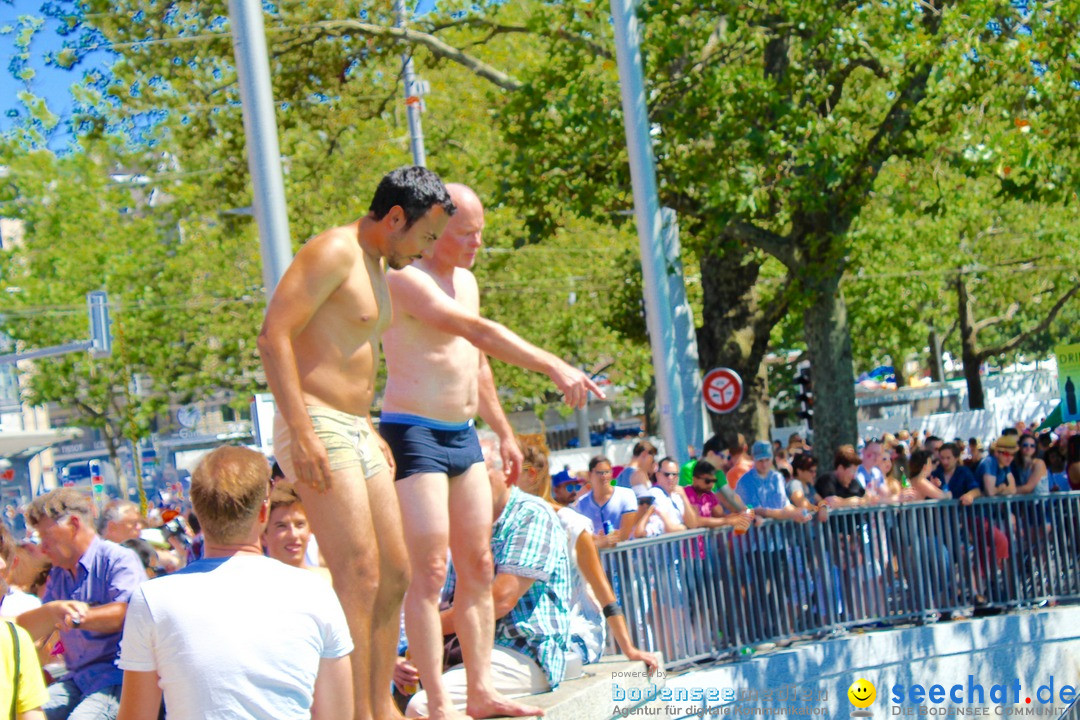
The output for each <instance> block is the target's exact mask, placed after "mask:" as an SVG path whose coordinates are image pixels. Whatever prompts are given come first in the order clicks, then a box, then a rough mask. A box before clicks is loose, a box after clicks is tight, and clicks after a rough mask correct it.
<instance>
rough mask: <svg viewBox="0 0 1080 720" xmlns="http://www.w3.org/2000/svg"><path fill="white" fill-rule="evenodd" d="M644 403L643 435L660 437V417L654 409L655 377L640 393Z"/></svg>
mask: <svg viewBox="0 0 1080 720" xmlns="http://www.w3.org/2000/svg"><path fill="white" fill-rule="evenodd" d="M642 400H644V402H645V434H646V435H648V436H653V435H660V415H659V413H658V412H657V409H656V377H655V376H654V377H653V379H652V381H651V382H650V383H649V387H647V388H645V392H644V393H642Z"/></svg>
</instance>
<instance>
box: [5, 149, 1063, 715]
mask: <svg viewBox="0 0 1080 720" xmlns="http://www.w3.org/2000/svg"><path fill="white" fill-rule="evenodd" d="M483 227H484V213H483V207H482V205H481V203H480V200H479V198H478V197H477V195H476V193H475V192H473V191H472V190H471V189H469V188H468V187H466V186H464V185H456V184H450V185H444V184H443V182H442V181H441V180H440V179H439V178H438V176H436V175H435V174H434V173H432V172H431V171H429V170H427V169H426V168H422V167H411V168H400V169H398V170H395V171H393V172H391V173H388V174H387V175H386V176H385V177H384V178H383V179H382V181H381V182H380V184H379V186H378V188H377V189H376V191H375V193H374V196H373V199H372V202H371V206H370V209H369V212H368V214H367V215H365V216H364V217H362V218H360V219H359V220H357V221H355V222H353V223H350V224H347V225H344V226H341V227H335V228H332V229H330V230H327V231H325V232H323V233H320V234H319V235H317V236H315V237H314V238H312V239H310V240H309V241H307V243H305V245H304V246H303V247H302V248H301V250H300V251H299V252H298V253H297V255H296V257H295V258H294V260H293V262H292V264H291V265H290V266H289V268H288V270H287V271H286V272H285V275H284V276H283V277H282V278H281V280H280V282H279V283H278V285H277V288H276V290H275V293H274V295H273V297H272V299H271V301H270V303H269V306H268V309H267V314H266V319H265V322H264V325H263V327H262V330H261V332H260V334H259V337H258V349H259V352H260V355H261V357H262V361H263V367H264V370H265V373H266V378H267V382H268V384H269V386H270V388H271V390H272V392H273V394H274V398H275V401H276V405H277V410H278V414H277V416H276V417H275V422H274V425H275V429H274V452H275V456H276V459H277V461H278V463H279V466H278V468H277V469H272V468H271V465H270V463H269V462H268V461H267V459H266V458H265V457H263V456H262V455H261V454H259V453H258V452H255V451H254V450H250V449H246V448H241V447H232V446H226V447H221V448H218V449H216V450H214V451H212V452H210V453H208V454H207V455H205V456H204V457H203V458H202V460H201V461H200V462H199V464H198V466H197V467H196V469H195V471H194V472H193V474H192V478H191V487H190V492H189V497H190V503H191V506H192V508H191V509H192V512H190V513H187V514H181V513H179V512H178V509H174V510H172V511H170V512H169V513H167V514H166V513H162V512H158V511H153V512H150V513H149V515H150V517H144V516H143V509H141V508H139V507H138V506H136V505H134V504H132V503H128V502H126V501H121V502H115V503H111V504H109V505H107V506H106V507H104V508H100V509H99V508H97V507H96V505H95V503H94V502H93V500H92V498H91V497H90V496H89V495H88V494H85V493H82V492H80V491H78V490H76V489H72V488H61V489H57V490H53V491H51V492H49V493H47V494H45V495H42V496H40V497H37V498H35V499H34V500H33V501H32V502H31V503H30V504H29V505H28V506H27V507H26V508H25V510H24V518H25V523H23V524H22V525H21V526H20V527H21V528H22V529H25V531H26V537H25V538H22V539H20V540H19V542H16V541H15V540H14V538H13V537H12V536H11V533H10V532H8V531H7V530H6V529H5V530H2V531H0V562H2V564H0V582H2V585H0V590H3V592H2V593H0V598H2V605H0V614H3V615H6V616H10V617H12V618H13V620H14V622H9V623H6V625H7V626H8V627H9V628H10V632H8V633H0V658H2V659H3V665H2V667H0V670H2V671H3V672H4V673H5V678H7V677H11V678H14V682H13V683H12V685H11V689H10V691H8V690H6V688H7V687H8V686H7V685H6V684H5V685H0V707H4V706H6V703H13V705H14V708H15V714H16V717H19V718H22V719H23V720H27V719H34V720H38V719H40V718H47V719H48V720H59V719H61V718H70V719H71V720H114V719H115V718H121V720H145V719H146V718H153V717H167V718H179V719H186V718H192V719H194V718H199V719H200V720H202V719H205V718H275V719H278V718H284V719H286V720H288V719H289V718H314V719H315V720H320V719H322V718H335V719H340V718H355V720H375V719H376V718H377V719H378V720H392V719H393V718H400V717H406V716H407V717H419V716H426V717H429V718H432V719H433V720H444V719H454V718H468V717H473V718H484V717H494V716H519V717H520V716H535V715H540V714H542V712H543V711H542V709H541V708H540V707H538V706H536V705H532V704H529V703H528V702H523V701H522V698H525V697H527V696H530V695H535V694H537V693H543V692H547V691H549V690H552V689H554V688H557V687H558V686H559V685H560V684H561V683H562V682H564V681H565V680H567V679H571V678H573V677H575V676H577V675H578V674H580V673H582V672H583V670H582V668H583V666H586V665H588V664H590V663H594V662H596V661H597V660H598V659H599V657H600V654H601V653H602V652H603V649H604V648H605V646H606V636H607V633H608V632H609V631H610V633H611V636H612V637H613V638H614V640H615V642H616V643H617V644H618V646H619V647H620V649H621V650H622V652H623V653H624V654H626V655H627V656H628V657H629V658H630V659H632V660H635V661H639V662H641V663H643V664H644V666H645V667H647V668H649V669H650V670H655V669H656V668H657V667H658V659H657V657H656V656H654V655H653V654H652V653H650V652H648V651H646V650H643V649H641V648H639V647H637V645H635V643H634V642H633V639H632V637H631V634H630V632H629V628H627V624H626V620H625V617H624V615H623V610H622V608H621V606H620V603H619V599H618V594H617V593H616V591H615V590H614V589H613V587H612V578H608V577H607V576H606V574H605V572H604V569H603V565H602V563H601V561H600V555H599V550H600V549H603V548H609V547H613V546H617V545H618V544H619V543H621V542H625V541H627V540H629V539H632V538H637V537H648V536H652V535H660V534H664V533H677V532H682V531H685V530H689V529H693V528H703V527H728V526H729V527H731V528H732V529H733V531H734V532H735V533H740V534H746V533H749V532H754V530H753V528H754V526H755V525H759V524H761V523H763V522H765V521H766V520H774V521H781V522H797V523H806V522H808V521H810V520H811V519H812V518H814V517H817V518H818V519H819V520H822V521H824V520H825V519H826V518H827V514H828V510H829V508H832V507H838V506H845V505H854V504H861V503H867V502H891V501H912V500H918V499H930V498H940V497H946V496H948V494H950V493H952V496H954V497H958V498H959V499H960V502H971V501H972V500H973V499H974V498H975V497H977V496H978V495H979V494H985V495H998V494H1004V493H1014V492H1029V493H1030V492H1049V491H1050V490H1051V489H1057V488H1060V487H1062V484H1061V474H1060V473H1061V472H1062V470H1060V469H1056V468H1059V466H1061V463H1060V461H1059V460H1057V459H1055V458H1054V457H1052V456H1051V451H1052V450H1053V449H1054V448H1053V443H1051V447H1048V448H1044V449H1040V448H1039V447H1036V448H1035V450H1034V451H1033V452H1030V453H1029V452H1028V449H1029V447H1028V441H1027V438H1028V436H1027V435H1024V434H1018V435H1013V434H1011V433H1010V434H1006V435H1004V436H1003V437H1002V438H999V439H998V440H997V441H996V442H995V444H994V447H993V452H992V453H991V455H989V456H987V458H985V459H982V460H980V459H979V458H978V456H974V455H971V452H972V451H978V447H977V444H976V446H975V447H974V448H973V449H972V450H969V452H968V456H965V453H964V451H963V450H961V449H960V448H959V447H958V446H956V445H955V444H953V445H945V444H941V446H936V443H938V442H939V441H936V439H934V438H922V439H919V438H916V437H910V438H903V437H900V436H897V437H896V438H884V439H872V440H869V441H867V442H866V443H865V446H864V447H862V448H861V454H860V451H858V450H856V448H854V447H843V448H839V449H838V450H837V451H836V452H835V454H834V456H832V457H830V458H829V459H830V460H831V461H832V462H833V463H834V464H835V465H836V469H835V470H832V471H830V472H827V473H823V474H819V473H818V472H817V471H818V469H819V468H818V462H817V461H816V460H815V459H814V456H813V455H812V454H810V448H809V446H807V445H806V444H805V443H802V442H801V441H794V442H791V443H789V444H788V447H787V448H777V447H774V446H773V444H772V443H769V442H767V441H758V442H755V443H753V444H749V445H748V443H747V442H746V441H745V440H744V439H743V438H742V437H741V436H739V437H733V438H730V439H727V441H726V442H725V441H724V439H722V438H720V437H714V438H711V439H710V440H709V441H708V442H707V443H706V444H705V447H704V448H703V453H702V456H701V457H700V458H698V459H695V460H693V461H691V462H689V463H684V464H682V465H681V466H680V464H679V463H678V462H676V461H675V460H673V459H671V458H661V459H659V461H658V460H657V455H658V453H657V451H656V448H655V447H654V446H653V445H651V444H650V443H648V442H646V441H642V442H641V443H639V445H638V447H637V448H635V451H634V458H633V460H632V461H631V462H630V463H629V464H628V466H627V467H626V468H624V469H621V470H620V469H618V468H615V467H613V465H612V463H611V461H610V459H609V458H605V457H596V458H593V459H592V460H591V461H590V462H589V467H588V470H587V472H586V473H585V476H584V478H582V479H579V478H576V477H574V476H571V475H570V474H569V473H568V472H563V473H559V474H557V475H556V476H555V477H552V476H551V474H550V472H549V470H548V455H547V449H546V447H545V446H544V444H543V443H542V442H538V441H537V440H536V439H535V438H533V439H522V438H518V437H517V436H516V435H515V434H514V431H513V428H512V427H511V426H510V423H509V422H508V420H507V418H506V415H505V413H504V412H503V410H502V408H501V406H500V404H499V401H498V393H497V390H496V386H495V383H494V378H493V375H492V371H491V368H490V366H489V364H488V360H487V357H488V356H489V355H490V356H492V357H496V358H499V359H501V360H503V361H505V362H508V363H512V364H515V365H518V366H520V367H522V368H525V369H529V370H533V371H536V372H539V373H543V374H544V375H546V376H548V377H549V378H550V379H551V381H552V383H553V384H554V385H555V387H556V388H558V390H559V391H560V392H561V393H562V394H563V396H564V398H565V400H566V402H567V404H568V405H570V406H571V407H582V406H583V405H584V404H585V403H586V401H587V399H588V397H589V394H590V393H592V394H593V395H595V396H598V397H603V393H602V391H601V390H600V388H598V387H597V386H596V385H595V383H594V382H593V381H592V380H591V379H590V378H589V377H588V376H587V375H585V374H584V373H583V372H582V371H581V370H579V369H577V368H575V367H574V366H572V365H570V364H568V363H566V362H564V361H563V360H562V359H560V358H558V357H556V356H554V355H552V354H551V353H549V352H547V351H545V350H543V349H541V348H539V347H537V346H535V345H532V344H531V343H529V342H528V341H526V340H524V339H523V338H521V337H519V336H518V335H516V334H515V333H513V332H512V331H511V330H509V329H508V328H506V327H504V326H502V325H500V324H498V323H495V322H492V321H490V320H488V319H486V318H484V317H483V316H482V315H481V314H480V310H479V293H478V287H477V283H476V279H475V278H474V277H473V275H472V273H471V272H470V268H471V267H472V264H473V263H474V261H475V259H476V255H477V251H478V250H479V248H480V246H481V235H482V230H483ZM391 304H392V306H393V311H392V312H391ZM380 347H381V348H382V350H383V351H384V352H385V357H386V361H387V381H386V386H385V390H384V394H383V399H382V411H381V414H380V421H379V427H378V429H376V427H375V423H374V421H373V418H372V412H371V405H372V402H373V400H374V397H375V380H376V375H377V369H378V365H379V352H378V351H379V348H380ZM476 416H479V417H480V418H481V419H483V420H484V421H485V422H486V423H487V425H488V426H489V427H490V428H491V430H490V431H477V430H476V427H475V425H474V418H475V417H476ZM1073 439H1076V440H1080V438H1073ZM1073 439H1070V440H1069V441H1068V446H1067V449H1068V450H1069V451H1070V452H1071V450H1072V449H1073V448H1072V444H1071V443H1072V440H1073ZM1033 440H1034V441H1035V445H1036V446H1038V445H1039V441H1040V438H1039V437H1034V436H1033ZM1059 443H1060V441H1059ZM1018 450H1019V451H1020V454H1019V455H1017V454H1016V453H1017V451H1018ZM909 455H910V457H909ZM939 458H940V465H939V464H937V463H938V459H939ZM947 458H951V460H949V461H948V462H947V461H946V459H947ZM1066 459H1067V460H1068V461H1069V463H1066V465H1067V467H1066V468H1065V470H1064V471H1065V472H1066V473H1067V475H1066V482H1068V479H1069V477H1071V476H1070V475H1068V473H1071V472H1072V471H1073V464H1071V463H1072V462H1073V457H1072V455H1071V454H1067V455H1066ZM965 460H966V461H976V460H979V464H977V465H976V467H975V471H974V473H975V474H974V478H975V481H974V483H972V482H971V481H970V480H969V479H968V478H967V476H966V475H963V474H958V473H959V471H958V467H959V463H960V462H961V461H965ZM950 463H951V464H950ZM1076 466H1077V470H1080V459H1078V462H1076ZM949 468H952V469H951V470H950V469H949ZM616 470H620V472H618V473H616V472H615V471H616ZM905 471H906V472H905ZM1073 486H1074V487H1075V483H1073ZM16 519H18V518H16ZM316 538H317V540H316ZM328 581H329V582H328ZM406 590H408V592H407V593H406ZM39 664H42V665H44V670H43V669H42V668H41V667H39ZM46 680H48V681H49V682H48V683H46Z"/></svg>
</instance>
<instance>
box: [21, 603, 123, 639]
mask: <svg viewBox="0 0 1080 720" xmlns="http://www.w3.org/2000/svg"><path fill="white" fill-rule="evenodd" d="M126 615H127V603H126V602H112V603H108V604H106V605H99V606H97V607H90V606H89V605H87V604H86V603H84V602H81V601H79V600H53V601H52V602H47V603H45V604H44V605H42V606H41V607H38V608H34V609H33V610H28V611H26V612H24V613H23V614H22V615H20V616H19V617H18V618H17V620H16V622H18V624H19V625H21V626H22V627H23V628H25V629H26V631H27V632H28V633H29V634H30V637H31V638H33V639H34V640H35V641H36V640H40V639H41V638H44V637H48V636H49V635H50V634H51V633H52V631H53V630H54V629H59V630H75V629H79V630H86V631H88V632H98V633H117V632H120V631H121V630H122V629H123V627H124V617H125V616H126Z"/></svg>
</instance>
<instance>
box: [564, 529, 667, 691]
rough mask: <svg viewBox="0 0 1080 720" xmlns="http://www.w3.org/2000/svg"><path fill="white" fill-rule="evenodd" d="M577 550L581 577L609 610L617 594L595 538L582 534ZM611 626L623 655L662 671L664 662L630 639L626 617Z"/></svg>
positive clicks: (618, 617) (615, 619)
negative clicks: (594, 540) (661, 666)
mask: <svg viewBox="0 0 1080 720" xmlns="http://www.w3.org/2000/svg"><path fill="white" fill-rule="evenodd" d="M574 547H575V548H576V550H577V564H578V570H580V571H581V576H582V577H583V578H585V582H587V583H588V584H589V587H591V588H592V591H593V595H595V596H596V599H597V601H599V603H600V606H601V607H606V606H607V605H610V604H611V603H613V602H615V599H616V598H615V591H614V590H612V589H611V583H609V582H608V579H607V574H606V573H605V572H604V566H603V565H602V564H601V563H600V554H599V553H598V552H597V551H596V545H595V544H594V543H593V541H592V536H591V535H589V533H585V532H583V533H581V534H580V535H578V539H577V542H576V543H575V545H574ZM607 624H608V627H609V628H611V634H612V635H613V636H615V642H617V643H618V644H619V649H620V650H622V651H623V654H624V655H626V657H628V658H630V659H631V660H640V661H641V662H643V663H645V665H646V667H648V668H649V671H650V672H653V671H655V670H656V669H657V668H659V667H660V661H659V660H658V659H657V657H656V656H655V655H653V654H652V653H648V652H643V651H642V650H639V649H638V647H637V646H636V645H634V641H633V640H631V639H630V630H629V629H628V628H627V627H626V618H625V617H623V616H622V615H615V616H612V617H609V618H608V619H607Z"/></svg>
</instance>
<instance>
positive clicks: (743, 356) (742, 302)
mask: <svg viewBox="0 0 1080 720" xmlns="http://www.w3.org/2000/svg"><path fill="white" fill-rule="evenodd" d="M758 271H759V268H758V265H757V263H756V262H754V261H753V260H752V259H750V258H749V257H748V256H741V255H740V253H738V252H730V253H726V254H725V255H723V256H718V255H705V256H704V257H703V258H702V260H701V285H702V292H703V307H702V326H701V328H700V329H699V330H698V355H699V357H700V361H701V369H702V372H703V373H706V372H708V371H709V370H712V369H713V368H717V367H727V368H731V369H732V370H734V371H735V372H737V373H738V374H739V377H741V378H742V381H743V399H742V402H741V403H740V404H739V406H738V407H736V408H735V410H734V411H733V412H730V413H727V414H724V415H718V414H715V413H712V412H710V413H709V417H710V419H711V421H712V429H713V432H716V433H720V435H721V437H723V438H724V441H725V443H726V442H728V441H729V438H733V437H734V435H735V433H743V434H744V435H745V436H746V437H747V439H748V440H750V441H753V440H754V439H766V438H768V437H769V429H770V426H771V417H770V414H769V398H768V393H767V388H766V367H765V363H764V362H763V360H764V358H765V350H766V349H767V347H768V343H769V330H771V329H772V322H770V321H769V318H768V317H767V311H766V310H764V309H762V307H761V305H762V303H761V299H760V297H759V291H758V288H757V287H756V281H757V278H758ZM766 325H768V327H767V328H766V327H765V326H766Z"/></svg>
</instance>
